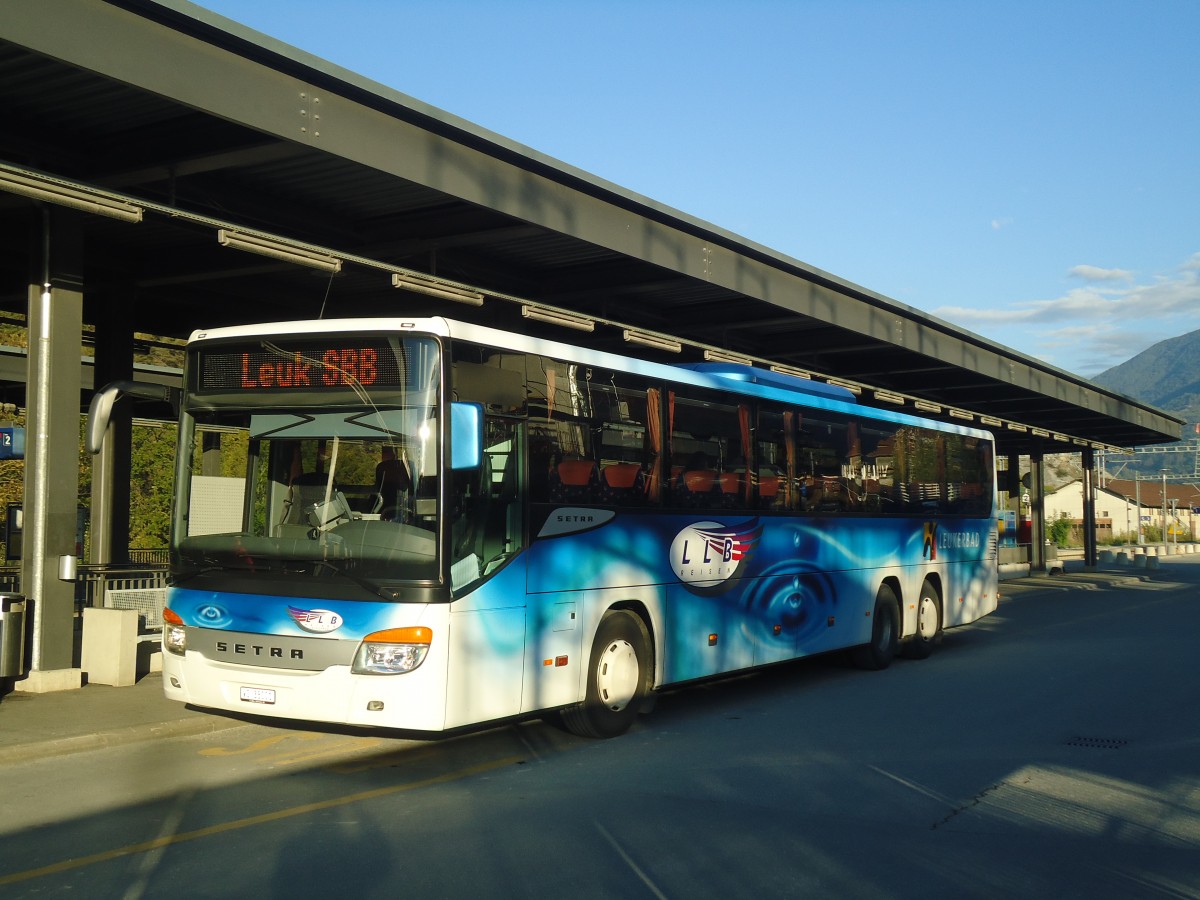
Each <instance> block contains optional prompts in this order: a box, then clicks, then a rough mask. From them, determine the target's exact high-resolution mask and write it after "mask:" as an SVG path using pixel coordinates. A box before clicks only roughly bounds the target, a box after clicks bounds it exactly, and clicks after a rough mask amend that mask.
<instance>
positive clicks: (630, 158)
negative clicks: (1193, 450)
mask: <svg viewBox="0 0 1200 900" xmlns="http://www.w3.org/2000/svg"><path fill="white" fill-rule="evenodd" d="M201 5H203V6H205V7H207V8H209V9H211V10H213V11H214V12H217V13H220V14H222V15H225V16H228V17H230V18H232V19H234V20H236V21H238V22H241V23H242V24H244V25H247V26H249V27H251V28H254V29H256V30H258V31H262V32H264V33H266V34H268V35H270V36H271V37H273V38H275V39H277V40H281V41H284V42H285V43H288V44H291V45H293V46H296V47H299V48H300V49H302V50H305V51H307V52H309V53H312V54H315V55H316V56H319V57H322V58H323V59H326V60H329V61H330V62H333V63H336V64H338V65H340V66H343V67H345V68H347V69H350V70H351V71H354V72H356V73H358V74H359V75H363V76H365V77H367V78H370V79H373V80H375V81H378V82H380V83H382V84H384V85H387V86H388V87H390V88H394V89H396V90H398V91H401V92H403V93H405V94H408V95H410V96H412V97H415V98H416V99H418V100H421V101H423V102H425V103H429V104H432V105H433V106H436V107H439V108H441V109H444V110H446V111H447V112H450V113H453V114H454V115H457V116H460V117H462V118H464V119H467V120H469V121H471V122H474V123H475V124H477V125H480V126H482V127H484V128H486V129H489V130H491V131H494V132H496V133H498V134H500V135H503V136H504V137H506V138H509V139H511V140H515V141H518V142H520V143H522V144H525V145H527V146H529V147H532V148H533V149H535V150H537V151H539V152H541V153H545V154H547V155H549V156H552V157H554V158H556V159H559V160H562V161H563V162H565V163H568V164H570V165H572V166H575V167H578V168H580V169H583V170H585V171H587V172H590V173H592V174H594V175H597V176H599V177H601V178H604V179H607V180H608V181H611V182H614V183H616V184H618V185H620V186H622V187H624V188H627V189H629V190H632V191H635V192H637V193H640V194H643V195H645V196H647V197H649V198H651V199H653V200H655V201H657V202H659V203H663V204H666V205H667V206H671V207H674V208H675V209H678V210H680V211H682V212H684V213H687V214H688V215H691V216H695V217H697V218H700V219H704V220H707V221H709V222H711V223H713V224H715V225H717V226H720V227H721V228H724V229H726V230H729V231H732V232H734V233H736V234H739V235H741V236H743V237H745V238H748V239H750V240H753V241H756V242H758V243H761V244H765V245H766V246H768V247H770V248H772V249H773V250H776V251H779V252H781V253H784V254H786V255H788V256H792V257H795V258H797V259H800V260H802V261H803V262H805V263H808V264H810V265H813V266H816V267H818V268H820V269H824V270H826V271H828V272H831V273H833V274H834V275H837V276H839V277H841V278H844V279H846V280H849V281H852V282H855V283H857V284H859V285H862V286H863V287H866V288H869V289H870V290H873V291H876V292H878V293H880V294H883V295H885V296H888V297H891V298H892V299H894V300H897V301H899V302H901V303H904V304H906V305H908V306H912V307H915V308H917V309H920V310H923V311H926V312H928V313H932V314H933V315H935V316H938V317H940V318H942V319H945V320H947V321H949V322H952V323H954V324H955V325H958V326H960V327H963V328H966V329H968V330H970V331H973V332H975V333H977V334H980V335H982V336H984V337H986V338H988V339H989V340H992V341H996V342H997V343H1000V344H1004V345H1006V346H1009V347H1012V348H1014V349H1015V350H1017V351H1019V352H1021V353H1024V354H1027V355H1029V356H1032V357H1036V358H1039V359H1043V360H1045V361H1047V362H1049V363H1051V364H1053V365H1055V366H1058V367H1060V368H1063V369H1066V370H1068V371H1071V372H1074V373H1077V374H1080V375H1084V376H1092V375H1096V374H1098V373H1100V372H1102V371H1104V370H1105V369H1107V368H1110V367H1111V366H1114V365H1117V364H1118V363H1121V362H1124V361H1125V360H1127V359H1129V358H1130V357H1132V356H1134V355H1136V354H1137V353H1139V352H1141V351H1142V350H1144V349H1146V348H1147V347H1149V346H1151V345H1152V344H1154V343H1157V342H1158V341H1161V340H1165V339H1167V338H1171V337H1176V336H1178V335H1181V334H1185V333H1187V332H1189V331H1194V330H1196V329H1200V43H1198V41H1200V2H1196V0H1136V2H1104V0H1096V2H1090V3H1083V2H1054V0H1042V2H1026V0H1004V2H995V3H979V2H961V0H913V2H884V0H836V2H835V0H822V2H809V0H792V2H787V0H738V2H736V3H734V2H729V0H726V2H713V0H641V2H636V0H608V2H585V0H503V2H501V0H493V2H483V0H461V2H455V0H440V2H429V0H339V2H336V3H335V2H332V0H286V2H285V0H203V2H202V3H201Z"/></svg>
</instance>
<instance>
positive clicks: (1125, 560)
mask: <svg viewBox="0 0 1200 900" xmlns="http://www.w3.org/2000/svg"><path fill="white" fill-rule="evenodd" d="M1117 565H1118V566H1127V565H1129V551H1127V550H1120V551H1118V552H1117Z"/></svg>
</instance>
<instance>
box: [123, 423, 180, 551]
mask: <svg viewBox="0 0 1200 900" xmlns="http://www.w3.org/2000/svg"><path fill="white" fill-rule="evenodd" d="M178 431H179V429H178V428H177V427H176V426H174V425H164V426H162V427H161V428H147V427H135V428H134V429H133V439H132V447H131V454H130V455H131V459H130V463H131V465H130V473H129V492H130V495H129V546H130V547H138V548H144V549H158V548H162V547H166V546H167V539H168V537H169V535H170V530H171V479H172V476H173V475H174V471H175V444H176V438H177V435H178Z"/></svg>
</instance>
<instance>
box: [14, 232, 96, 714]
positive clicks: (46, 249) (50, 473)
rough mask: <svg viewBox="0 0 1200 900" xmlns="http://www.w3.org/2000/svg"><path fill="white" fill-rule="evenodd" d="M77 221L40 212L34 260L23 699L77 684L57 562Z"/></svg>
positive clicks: (74, 347)
mask: <svg viewBox="0 0 1200 900" xmlns="http://www.w3.org/2000/svg"><path fill="white" fill-rule="evenodd" d="M78 216H79V214H78V213H75V212H73V211H71V210H59V209H54V210H50V209H47V210H45V211H44V213H43V219H42V233H41V246H40V248H39V252H36V253H35V254H34V256H33V258H34V259H35V260H36V265H37V266H38V267H40V272H35V273H33V276H34V277H31V279H30V285H29V314H28V332H29V363H28V365H29V374H28V389H27V394H26V401H25V402H26V406H27V408H28V416H27V420H26V432H25V497H24V508H25V513H24V526H25V528H24V531H25V541H24V547H23V552H22V555H21V556H22V558H21V592H22V593H23V594H25V596H26V597H28V598H29V601H30V604H31V605H32V607H33V616H32V629H33V632H32V642H31V643H32V647H31V652H30V660H29V662H30V672H29V677H28V678H26V679H25V680H24V681H20V682H18V683H17V689H18V690H23V691H33V692H41V691H47V690H64V689H68V688H76V687H79V686H80V684H81V672H80V670H79V669H78V668H75V664H74V663H75V585H74V583H72V582H63V581H59V580H58V574H59V558H60V557H62V556H68V555H75V553H76V528H77V516H78V512H77V509H78V506H77V498H78V495H79V458H80V455H79V449H80V448H79V411H80V407H79V359H80V355H81V353H82V346H81V341H80V333H81V330H82V327H83V291H82V285H83V278H82V256H83V254H82V232H81V229H80V227H79V225H80V220H79V218H78ZM39 276H40V277H39Z"/></svg>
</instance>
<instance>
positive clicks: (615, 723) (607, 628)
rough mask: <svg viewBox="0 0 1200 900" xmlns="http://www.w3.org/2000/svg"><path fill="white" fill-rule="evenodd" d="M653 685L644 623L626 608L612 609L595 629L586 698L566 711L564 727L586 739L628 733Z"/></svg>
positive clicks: (647, 634)
mask: <svg viewBox="0 0 1200 900" xmlns="http://www.w3.org/2000/svg"><path fill="white" fill-rule="evenodd" d="M652 683H653V682H652V673H651V667H650V634H649V632H647V630H646V625H645V623H644V622H642V620H641V619H640V618H638V617H637V616H636V615H634V614H633V613H631V612H628V611H625V610H614V611H612V612H609V613H607V614H606V615H605V616H604V618H603V619H601V620H600V627H599V628H598V629H596V639H595V641H594V642H593V644H592V653H591V657H590V659H589V661H588V673H587V691H586V693H585V694H584V698H583V702H582V703H579V704H577V705H575V706H572V707H568V708H567V709H564V710H563V711H562V714H561V716H562V722H563V725H564V726H565V727H566V728H567V730H568V731H571V732H573V733H574V734H578V735H580V736H581V737H592V738H609V737H616V736H617V735H619V734H624V733H625V732H626V731H628V730H629V727H630V726H631V725H632V724H633V720H634V719H636V718H637V714H638V712H639V711H640V710H641V707H642V701H643V699H644V698H645V696H646V694H647V693H649V691H650V687H651V685H652Z"/></svg>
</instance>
